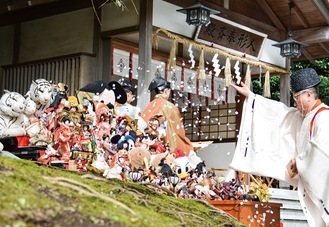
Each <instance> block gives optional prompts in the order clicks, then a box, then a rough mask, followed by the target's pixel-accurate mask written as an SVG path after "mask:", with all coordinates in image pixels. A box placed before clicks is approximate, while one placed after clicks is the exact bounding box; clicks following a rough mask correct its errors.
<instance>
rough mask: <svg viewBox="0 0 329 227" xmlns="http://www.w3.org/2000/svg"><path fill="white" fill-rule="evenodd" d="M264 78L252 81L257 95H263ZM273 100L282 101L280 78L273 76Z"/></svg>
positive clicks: (271, 81) (271, 83) (271, 80)
mask: <svg viewBox="0 0 329 227" xmlns="http://www.w3.org/2000/svg"><path fill="white" fill-rule="evenodd" d="M263 84H264V78H262V80H261V81H260V80H259V79H253V80H252V87H253V92H254V93H255V94H259V95H262V94H263ZM270 89H271V99H273V100H277V101H280V76H272V77H271V79H270Z"/></svg>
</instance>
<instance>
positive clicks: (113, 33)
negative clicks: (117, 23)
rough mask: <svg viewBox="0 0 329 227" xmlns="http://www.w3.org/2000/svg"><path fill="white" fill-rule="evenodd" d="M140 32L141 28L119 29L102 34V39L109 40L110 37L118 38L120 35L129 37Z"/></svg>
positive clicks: (136, 26)
mask: <svg viewBox="0 0 329 227" xmlns="http://www.w3.org/2000/svg"><path fill="white" fill-rule="evenodd" d="M138 32H139V26H138V25H135V26H131V27H125V28H119V29H115V30H111V31H105V32H102V34H101V36H102V38H109V37H116V36H118V35H129V34H133V33H138Z"/></svg>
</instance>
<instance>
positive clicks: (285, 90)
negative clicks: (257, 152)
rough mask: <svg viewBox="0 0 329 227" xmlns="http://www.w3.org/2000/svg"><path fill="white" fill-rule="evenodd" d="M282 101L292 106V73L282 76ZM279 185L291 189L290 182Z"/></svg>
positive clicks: (287, 61)
mask: <svg viewBox="0 0 329 227" xmlns="http://www.w3.org/2000/svg"><path fill="white" fill-rule="evenodd" d="M286 69H290V59H289V58H286ZM280 101H281V102H283V103H284V104H286V105H287V106H290V74H284V75H281V76H280ZM279 187H280V188H283V189H289V187H290V186H289V184H287V183H285V182H283V181H279Z"/></svg>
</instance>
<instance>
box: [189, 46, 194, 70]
mask: <svg viewBox="0 0 329 227" xmlns="http://www.w3.org/2000/svg"><path fill="white" fill-rule="evenodd" d="M192 47H193V45H192V44H190V45H189V47H188V52H189V56H190V60H189V62H190V63H191V69H193V68H194V66H195V60H194V55H193V50H192Z"/></svg>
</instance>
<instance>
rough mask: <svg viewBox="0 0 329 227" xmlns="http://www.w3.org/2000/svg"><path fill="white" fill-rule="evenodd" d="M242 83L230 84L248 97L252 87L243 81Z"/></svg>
mask: <svg viewBox="0 0 329 227" xmlns="http://www.w3.org/2000/svg"><path fill="white" fill-rule="evenodd" d="M240 85H241V86H237V85H235V84H231V85H230V86H231V87H233V88H234V89H235V90H237V92H239V93H240V94H241V95H243V96H245V97H248V96H249V94H250V89H249V88H248V87H247V86H246V85H245V84H244V83H243V82H241V83H240Z"/></svg>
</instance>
